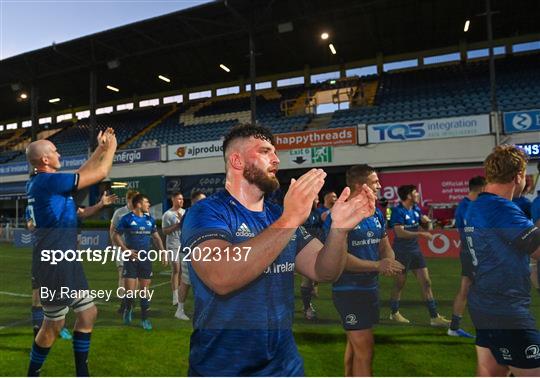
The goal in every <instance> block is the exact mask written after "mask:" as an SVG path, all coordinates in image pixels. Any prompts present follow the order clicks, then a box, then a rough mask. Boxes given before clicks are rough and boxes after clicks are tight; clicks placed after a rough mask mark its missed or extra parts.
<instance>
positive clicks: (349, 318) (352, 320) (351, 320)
mask: <svg viewBox="0 0 540 378" xmlns="http://www.w3.org/2000/svg"><path fill="white" fill-rule="evenodd" d="M356 323H358V320H356V315H355V314H349V315H347V316H346V317H345V324H349V325H355V324H356Z"/></svg>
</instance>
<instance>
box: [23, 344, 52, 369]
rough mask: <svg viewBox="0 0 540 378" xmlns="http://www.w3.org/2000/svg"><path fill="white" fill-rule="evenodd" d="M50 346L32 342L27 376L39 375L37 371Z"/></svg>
mask: <svg viewBox="0 0 540 378" xmlns="http://www.w3.org/2000/svg"><path fill="white" fill-rule="evenodd" d="M49 350H51V348H43V347H40V346H39V345H37V344H36V342H35V341H34V344H32V351H31V352H30V366H29V367H28V376H29V377H39V371H40V370H41V367H42V366H43V363H44V362H45V359H46V358H47V355H48V354H49Z"/></svg>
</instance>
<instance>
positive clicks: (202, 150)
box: [167, 140, 223, 160]
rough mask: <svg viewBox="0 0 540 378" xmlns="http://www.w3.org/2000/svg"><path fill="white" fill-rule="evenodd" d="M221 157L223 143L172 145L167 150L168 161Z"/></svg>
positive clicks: (217, 141)
mask: <svg viewBox="0 0 540 378" xmlns="http://www.w3.org/2000/svg"><path fill="white" fill-rule="evenodd" d="M215 156H223V141H222V140H211V141H207V142H199V143H184V144H174V145H171V146H169V147H168V148H167V158H168V160H184V159H201V158H208V157H215Z"/></svg>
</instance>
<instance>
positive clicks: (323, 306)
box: [0, 244, 540, 376]
mask: <svg viewBox="0 0 540 378" xmlns="http://www.w3.org/2000/svg"><path fill="white" fill-rule="evenodd" d="M30 254H31V252H30V250H29V249H17V248H13V247H12V246H11V245H9V244H0V305H1V307H0V375H1V376H13V375H16V376H21V375H25V374H26V369H27V365H28V356H29V352H30V346H31V344H32V329H31V325H30V305H31V298H30V294H31V289H30V260H31V256H30ZM428 267H429V269H430V272H431V277H432V281H433V289H434V293H435V296H436V299H437V302H438V304H439V311H440V312H441V313H442V314H443V315H445V316H447V317H450V315H451V306H452V300H453V298H454V295H455V293H456V291H457V288H458V285H459V274H460V266H459V261H458V260H443V259H438V260H435V259H432V260H429V261H428ZM154 268H155V277H154V280H153V285H156V287H155V293H154V297H153V300H152V305H151V319H152V322H153V325H154V330H153V331H151V332H146V331H144V330H143V329H142V328H140V326H139V322H138V319H137V315H138V313H137V312H136V313H135V319H134V322H133V325H132V326H124V325H122V322H121V319H120V317H119V315H118V314H117V313H116V310H117V308H118V301H117V300H116V301H114V300H113V301H112V303H98V309H99V315H98V321H97V324H96V327H95V329H94V332H93V335H92V346H91V350H90V358H89V365H90V372H91V374H92V375H94V376H184V375H186V372H187V358H188V351H189V335H190V332H191V323H190V322H183V321H180V320H177V319H175V318H174V317H173V315H174V311H175V308H174V307H173V306H172V305H171V302H170V301H171V294H170V286H169V285H168V283H167V282H168V279H169V275H168V274H167V271H166V269H167V268H163V267H162V266H161V265H159V266H158V265H157V264H155V265H154ZM85 270H86V274H87V277H88V281H89V283H90V286H91V288H92V289H115V287H116V286H115V282H116V268H115V266H114V264H110V263H108V264H107V265H99V264H97V263H86V265H85ZM297 283H298V285H297V300H296V312H295V315H296V320H295V325H294V332H295V338H296V342H297V344H298V347H299V350H300V353H301V355H302V356H303V358H304V362H305V369H306V374H307V375H308V376H343V351H344V347H345V333H344V331H343V329H342V328H341V325H340V323H339V320H338V316H337V312H336V310H335V309H334V306H333V304H332V300H331V291H330V285H328V284H322V285H320V289H319V290H320V294H319V298H316V299H314V304H315V306H316V307H317V310H318V315H319V320H318V321H316V322H314V323H312V322H307V321H305V320H304V319H303V316H302V312H301V307H302V306H301V301H300V299H299V298H298V291H299V290H298V286H299V280H297ZM390 285H391V280H390V279H388V278H384V277H383V278H381V300H382V308H381V323H380V324H379V325H378V326H377V327H376V328H375V335H376V336H375V337H376V340H375V358H374V367H373V372H374V374H375V375H378V376H471V375H474V373H475V352H474V343H473V341H471V340H468V339H462V338H453V337H448V336H446V330H445V329H435V328H431V327H429V316H428V312H427V309H426V307H425V305H424V304H423V302H422V300H421V299H420V288H419V286H418V284H417V283H416V282H415V279H414V277H413V276H411V275H409V280H408V282H407V286H406V288H405V292H404V296H403V300H402V308H401V312H402V313H403V314H404V315H405V316H406V317H407V318H409V319H410V320H411V322H412V325H407V326H399V325H394V324H391V323H390V322H389V321H388V320H386V319H387V318H388V315H389V309H388V305H387V304H388V295H389V288H390ZM532 296H533V312H534V313H535V314H536V316H538V314H539V313H540V300H539V298H538V294H537V293H536V292H534V293H533V294H532ZM191 299H192V297H191V295H190V297H189V300H188V303H187V311H188V313H191V311H192V309H193V302H192V300H191ZM137 309H138V308H136V311H137ZM73 321H74V317H73V314H72V313H70V314H69V315H68V318H67V324H68V326H70V327H71V326H72V325H73ZM463 327H464V328H465V329H466V330H469V331H472V326H471V322H470V320H469V318H468V316H467V315H466V316H465V318H464V321H463ZM42 371H43V373H42V374H43V375H47V376H72V375H74V372H75V368H74V364H73V355H72V347H71V342H69V341H65V340H58V341H57V342H56V344H55V345H54V347H53V349H52V351H51V353H50V354H49V357H48V358H47V361H46V363H45V365H44V367H43V370H42Z"/></svg>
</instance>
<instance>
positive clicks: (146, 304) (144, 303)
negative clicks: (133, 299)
mask: <svg viewBox="0 0 540 378" xmlns="http://www.w3.org/2000/svg"><path fill="white" fill-rule="evenodd" d="M148 308H150V301H149V300H148V299H147V298H141V319H142V320H146V319H148Z"/></svg>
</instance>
